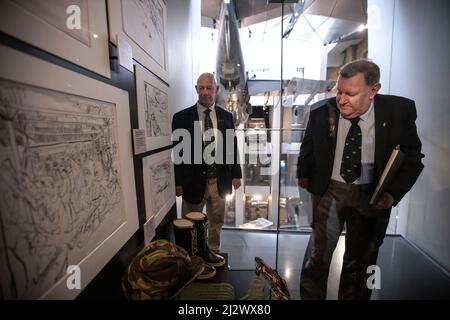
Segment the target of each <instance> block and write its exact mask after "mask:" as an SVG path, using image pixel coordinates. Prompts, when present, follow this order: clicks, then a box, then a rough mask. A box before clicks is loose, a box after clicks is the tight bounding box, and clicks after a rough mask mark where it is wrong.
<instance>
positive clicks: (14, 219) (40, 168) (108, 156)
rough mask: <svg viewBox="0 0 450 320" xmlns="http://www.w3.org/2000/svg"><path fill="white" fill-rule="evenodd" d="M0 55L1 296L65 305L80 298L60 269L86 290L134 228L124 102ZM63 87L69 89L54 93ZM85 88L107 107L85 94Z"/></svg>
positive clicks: (59, 71)
mask: <svg viewBox="0 0 450 320" xmlns="http://www.w3.org/2000/svg"><path fill="white" fill-rule="evenodd" d="M0 54H1V55H2V57H5V62H4V61H1V62H0V66H1V71H0V150H1V152H0V279H1V284H2V285H1V287H0V290H1V296H2V297H3V298H5V299H38V298H53V299H54V298H58V299H61V298H70V297H73V295H76V294H78V293H79V292H81V291H80V290H78V292H76V290H75V292H73V290H68V288H67V286H66V283H65V278H66V277H67V270H68V267H69V266H70V265H76V266H79V267H80V270H81V275H82V283H83V285H87V284H88V283H89V281H90V280H92V278H93V277H94V276H95V274H96V273H97V272H99V271H100V270H101V268H102V267H103V265H104V264H106V263H107V262H108V261H109V260H110V259H111V258H112V256H113V255H114V254H115V253H116V252H117V250H119V249H120V247H121V246H122V245H123V243H125V241H126V240H128V238H129V237H130V236H131V235H132V233H133V232H134V231H135V230H136V229H137V227H138V223H137V209H136V204H135V203H132V202H130V195H129V193H128V188H130V187H131V191H134V189H133V188H134V176H133V169H132V166H130V165H128V164H126V163H124V160H127V161H128V160H130V159H124V157H123V154H124V151H125V152H130V149H131V146H130V143H129V142H128V145H124V144H123V142H124V141H127V140H128V139H126V138H125V140H124V139H123V138H122V137H121V135H125V134H124V129H125V130H127V131H125V132H129V130H130V129H129V127H128V128H123V124H121V122H126V123H127V122H128V123H129V114H128V110H127V111H125V112H124V111H123V110H119V109H122V108H126V109H128V104H127V99H128V95H127V94H124V92H123V91H121V90H119V89H116V88H113V87H110V86H108V85H105V84H103V83H100V82H97V81H95V80H93V79H89V78H86V77H84V76H81V75H79V74H75V73H74V72H71V71H68V70H65V69H63V68H60V67H57V66H54V65H51V64H50V63H47V62H44V61H41V60H38V59H36V58H33V57H31V56H27V55H25V54H23V53H19V52H16V51H14V50H12V49H6V48H4V47H1V46H0ZM12 57H14V60H12ZM11 61H14V63H11ZM35 61H37V62H35ZM21 67H23V68H25V69H26V70H29V69H32V70H33V71H34V72H35V73H36V74H37V75H38V76H36V75H30V76H28V75H26V74H25V73H23V72H17V70H19V71H20V70H21ZM44 72H45V74H46V75H47V76H48V78H52V79H53V80H45V79H46V78H47V77H40V76H39V75H40V74H44ZM38 78H44V79H43V80H42V81H43V83H42V85H39V84H38V83H37V81H40V80H35V79H38ZM19 81H20V82H19ZM77 81H81V83H80V85H79V86H78V85H77ZM51 83H56V84H58V83H60V84H59V85H55V86H54V87H53V88H51V85H50V84H51ZM68 84H71V85H72V87H73V88H74V89H68V90H73V92H64V91H63V90H61V89H63V88H68V86H67V85H68ZM96 84H97V85H98V86H97V87H95V85H96ZM83 85H85V86H86V87H83ZM86 88H91V89H86ZM92 88H95V89H94V91H98V92H99V91H102V90H103V91H102V92H103V93H104V94H105V95H107V97H108V98H106V99H109V101H104V100H100V99H99V98H100V96H98V95H97V96H95V94H92V95H90V94H88V95H87V96H85V95H84V94H86V93H88V91H89V90H92ZM115 95H117V97H116V96H115ZM118 97H119V98H118ZM123 103H125V104H126V105H123ZM127 115H128V117H127ZM125 126H126V125H125ZM124 148H125V150H124ZM128 175H132V178H130V177H128ZM131 199H133V198H132V197H131ZM133 205H134V207H133ZM93 253H95V259H94V257H93V256H94V255H93ZM71 291H72V292H71Z"/></svg>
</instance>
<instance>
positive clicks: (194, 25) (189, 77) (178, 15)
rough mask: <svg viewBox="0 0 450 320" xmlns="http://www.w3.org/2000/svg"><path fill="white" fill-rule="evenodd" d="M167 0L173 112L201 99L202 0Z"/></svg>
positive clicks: (170, 94) (170, 104)
mask: <svg viewBox="0 0 450 320" xmlns="http://www.w3.org/2000/svg"><path fill="white" fill-rule="evenodd" d="M166 4H167V29H168V45H167V46H168V60H169V85H170V89H169V112H170V114H171V115H173V114H174V113H176V112H177V111H180V110H182V109H184V108H186V107H188V106H191V105H193V104H194V103H195V101H196V100H197V95H196V93H195V89H194V86H195V83H196V81H197V77H198V75H199V74H200V72H199V59H200V58H199V48H200V46H199V39H200V36H199V35H200V24H201V0H170V1H166Z"/></svg>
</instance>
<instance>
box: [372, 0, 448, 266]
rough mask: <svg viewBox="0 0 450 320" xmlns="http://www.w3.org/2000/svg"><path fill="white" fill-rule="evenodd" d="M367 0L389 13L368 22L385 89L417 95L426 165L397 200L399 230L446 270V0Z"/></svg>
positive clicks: (412, 96)
mask: <svg viewBox="0 0 450 320" xmlns="http://www.w3.org/2000/svg"><path fill="white" fill-rule="evenodd" d="M368 5H369V7H370V6H371V5H377V6H378V8H379V9H380V11H381V19H383V18H385V17H386V18H387V17H389V16H392V14H393V19H392V20H391V21H392V22H391V23H389V18H387V21H386V23H382V24H380V30H378V31H377V30H375V32H373V31H372V30H371V29H370V28H369V57H371V58H373V59H374V60H375V62H377V63H379V64H380V67H381V70H382V73H383V72H385V71H387V70H388V71H390V72H387V73H388V78H387V80H388V84H389V85H388V89H389V90H388V91H384V92H385V93H390V94H395V95H402V96H406V97H409V98H411V99H414V100H415V101H416V107H417V114H418V119H417V122H416V124H417V127H418V132H419V136H420V138H421V140H422V144H423V151H422V152H423V153H424V154H425V158H424V164H425V169H424V171H423V172H422V174H421V176H420V177H419V179H418V181H417V183H416V185H415V186H414V187H413V189H412V190H411V192H410V193H409V198H408V199H407V200H408V201H407V202H405V201H402V204H401V206H400V210H399V230H400V231H401V232H402V234H403V235H404V236H405V238H407V239H408V240H410V241H411V242H412V243H414V244H415V245H416V246H417V247H419V248H420V249H421V250H423V251H424V252H426V253H427V254H428V255H429V256H431V257H432V258H433V259H434V260H435V261H437V262H438V263H439V264H440V265H441V266H443V267H444V268H445V269H446V270H447V271H449V272H450V214H449V208H450V197H449V195H450V168H449V158H450V143H449V136H450V134H449V133H450V126H449V124H450V94H449V92H450V90H449V84H450V73H449V71H450V69H449V66H450V43H449V35H448V34H449V31H450V23H449V19H448V15H449V13H450V2H448V1H447V0H431V1H422V0H395V1H392V0H369V2H368ZM390 34H391V35H392V42H391V44H389V41H390V40H389V38H390V36H389V35H390ZM391 46H392V48H391ZM389 48H391V49H392V53H391V52H390V50H389ZM384 76H385V77H386V76H387V75H386V74H385V75H384Z"/></svg>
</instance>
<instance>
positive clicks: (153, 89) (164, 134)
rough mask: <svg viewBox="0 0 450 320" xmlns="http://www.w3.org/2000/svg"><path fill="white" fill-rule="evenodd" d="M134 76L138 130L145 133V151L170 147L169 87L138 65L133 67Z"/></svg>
mask: <svg viewBox="0 0 450 320" xmlns="http://www.w3.org/2000/svg"><path fill="white" fill-rule="evenodd" d="M135 74H136V94H137V106H138V120H139V121H138V122H139V129H143V130H144V131H145V144H146V150H145V151H150V150H154V149H158V148H161V147H164V146H168V145H171V144H172V141H171V137H170V136H171V134H172V126H171V124H170V119H169V118H170V117H169V108H168V97H169V95H168V92H169V87H167V85H165V84H164V82H162V81H161V80H159V79H157V78H156V77H155V76H153V75H152V74H151V73H150V72H148V71H146V70H145V69H144V68H142V67H140V66H138V65H135Z"/></svg>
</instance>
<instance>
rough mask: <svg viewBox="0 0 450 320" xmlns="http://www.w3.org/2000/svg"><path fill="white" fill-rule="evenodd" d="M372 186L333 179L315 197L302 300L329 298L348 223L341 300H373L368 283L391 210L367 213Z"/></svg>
mask: <svg viewBox="0 0 450 320" xmlns="http://www.w3.org/2000/svg"><path fill="white" fill-rule="evenodd" d="M366 189H367V190H373V188H371V186H368V185H352V184H346V183H341V182H337V181H333V180H332V181H331V183H330V185H329V187H328V190H327V192H326V193H325V194H324V195H323V196H321V197H318V196H313V221H312V233H311V237H310V239H309V243H308V247H307V249H306V253H305V257H304V260H303V266H302V273H301V277H300V296H301V299H302V300H308V299H325V298H326V293H327V282H328V273H329V270H330V264H331V259H332V256H333V252H334V250H335V248H336V244H337V242H338V240H339V236H340V234H341V232H342V229H343V227H344V223H345V226H346V236H345V253H344V259H343V265H342V272H341V279H340V283H339V293H338V298H339V299H366V300H368V299H370V296H371V294H372V291H371V290H370V289H369V288H368V286H367V279H368V277H369V276H371V273H367V268H368V267H369V266H371V265H376V261H377V257H378V248H379V247H380V246H381V244H382V242H383V238H384V236H385V233H386V228H387V225H388V223H389V212H390V211H380V215H378V216H366V215H364V212H362V208H363V207H364V206H363V205H361V201H367V197H366V196H363V194H364V192H365V190H366Z"/></svg>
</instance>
